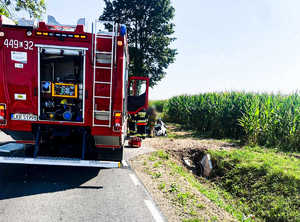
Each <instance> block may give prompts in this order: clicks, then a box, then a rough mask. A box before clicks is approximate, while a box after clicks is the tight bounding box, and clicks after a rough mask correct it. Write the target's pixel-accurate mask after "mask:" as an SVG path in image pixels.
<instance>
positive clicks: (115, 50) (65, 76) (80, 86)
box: [0, 16, 148, 162]
mask: <svg viewBox="0 0 300 222" xmlns="http://www.w3.org/2000/svg"><path fill="white" fill-rule="evenodd" d="M3 21H4V17H3V16H2V17H0V58H1V60H0V124H1V125H0V128H1V130H2V131H3V132H5V133H6V134H8V135H10V136H12V137H13V138H14V139H15V140H16V142H17V143H22V144H34V145H35V146H34V149H33V151H32V154H30V155H32V156H31V157H32V158H36V157H37V156H39V155H40V154H47V148H46V151H43V150H42V148H41V146H40V144H41V143H43V141H47V140H51V139H52V138H54V137H56V136H69V135H70V134H72V135H73V136H74V135H75V137H77V136H78V137H82V139H81V140H80V142H81V143H82V149H81V151H80V154H79V157H80V159H81V160H85V159H90V160H98V159H99V156H98V153H100V152H98V151H100V150H101V151H103V150H104V149H105V150H109V151H112V153H118V155H117V158H116V159H115V160H118V161H120V160H121V159H122V153H123V146H124V140H125V136H126V132H127V105H128V104H127V101H128V100H130V101H134V100H135V99H138V98H140V100H142V102H139V103H138V104H139V105H134V106H130V107H134V108H133V109H132V110H131V112H133V113H134V112H137V111H138V110H140V109H143V108H146V107H147V103H148V99H147V97H148V79H147V78H141V77H140V78H131V79H128V65H129V63H128V45H127V39H126V34H125V33H126V28H125V27H124V26H120V25H117V24H114V23H110V22H105V24H106V25H108V26H110V31H99V27H98V25H97V24H99V22H98V21H97V22H96V25H95V26H94V27H95V29H94V30H95V32H96V33H95V34H94V33H88V32H85V31H84V26H83V25H77V26H75V27H65V26H64V27H62V26H51V25H47V24H46V23H44V22H39V24H38V26H37V27H35V26H18V25H12V24H11V23H9V24H4V22H3ZM101 24H104V23H101ZM130 80H132V81H142V82H143V83H145V84H146V88H145V93H144V94H143V95H142V96H140V97H137V96H135V97H134V96H132V97H131V98H130V99H128V95H127V94H128V90H127V89H128V82H129V81H130ZM129 105H130V104H129ZM91 143H92V148H91V146H88V144H91ZM74 152H75V151H74ZM0 154H1V152H0ZM0 161H1V160H0ZM2 162H3V161H2ZM4 162H5V161H4ZM6 162H7V160H6Z"/></svg>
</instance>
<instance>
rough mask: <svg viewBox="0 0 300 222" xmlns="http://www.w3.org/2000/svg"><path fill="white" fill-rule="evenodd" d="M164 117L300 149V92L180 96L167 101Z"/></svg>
mask: <svg viewBox="0 0 300 222" xmlns="http://www.w3.org/2000/svg"><path fill="white" fill-rule="evenodd" d="M164 116H166V117H167V119H168V121H171V122H174V123H179V124H183V125H185V126H187V127H189V128H192V129H195V130H196V131H198V132H199V133H201V134H202V135H207V136H209V137H215V138H234V139H241V140H243V141H245V142H248V143H249V144H253V145H254V144H258V145H263V146H269V147H280V148H282V149H284V150H287V151H300V96H299V95H298V94H296V93H295V94H293V95H288V96H284V95H279V94H277V95H274V94H271V95H269V94H255V93H243V92H223V93H203V94H199V95H194V96H187V95H182V96H176V97H173V98H171V99H169V100H168V101H167V102H166V103H165V105H164Z"/></svg>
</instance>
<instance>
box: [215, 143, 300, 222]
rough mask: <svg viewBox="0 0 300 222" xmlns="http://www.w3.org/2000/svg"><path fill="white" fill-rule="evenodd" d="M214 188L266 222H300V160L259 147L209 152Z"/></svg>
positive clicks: (243, 209)
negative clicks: (222, 191)
mask: <svg viewBox="0 0 300 222" xmlns="http://www.w3.org/2000/svg"><path fill="white" fill-rule="evenodd" d="M209 152H210V154H211V155H212V158H213V162H214V165H216V166H217V168H216V169H215V170H214V175H213V178H214V179H215V184H217V185H218V187H219V188H220V189H222V190H224V191H226V192H227V193H230V194H231V195H232V197H234V198H235V199H236V200H237V201H240V203H242V206H243V208H242V211H243V213H244V214H246V215H249V214H254V215H255V216H256V217H258V218H260V219H262V220H265V221H300V210H299V209H300V160H299V159H297V158H295V157H293V156H291V155H289V154H285V153H278V152H276V151H275V150H271V149H263V148H259V147H254V148H253V147H252V148H251V147H245V148H243V149H235V150H230V151H226V150H222V151H216V150H210V151H209Z"/></svg>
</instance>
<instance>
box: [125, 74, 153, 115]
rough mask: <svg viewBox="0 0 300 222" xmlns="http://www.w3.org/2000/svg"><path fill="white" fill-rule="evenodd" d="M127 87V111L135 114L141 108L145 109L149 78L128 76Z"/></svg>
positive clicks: (146, 106)
mask: <svg viewBox="0 0 300 222" xmlns="http://www.w3.org/2000/svg"><path fill="white" fill-rule="evenodd" d="M128 87H129V88H128V105H127V109H128V113H129V114H135V113H138V112H139V111H141V110H143V109H147V108H148V93H149V78H147V77H135V76H134V77H130V78H129V85H128Z"/></svg>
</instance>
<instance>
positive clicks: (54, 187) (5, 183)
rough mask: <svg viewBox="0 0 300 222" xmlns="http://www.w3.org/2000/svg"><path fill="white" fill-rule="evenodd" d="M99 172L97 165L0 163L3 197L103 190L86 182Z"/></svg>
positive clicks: (0, 183) (0, 190)
mask: <svg viewBox="0 0 300 222" xmlns="http://www.w3.org/2000/svg"><path fill="white" fill-rule="evenodd" d="M99 172H100V169H97V168H83V167H59V166H35V165H12V164H0V200H3V199H9V198H15V197H23V196H29V195H35V194H42V193H50V192H57V191H63V190H67V189H74V188H77V189H102V188H103V187H102V186H88V185H87V186H85V185H82V184H84V183H85V182H87V181H89V180H91V179H92V178H94V177H96V176H97V175H98V173H99ZM81 185H82V186H81Z"/></svg>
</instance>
